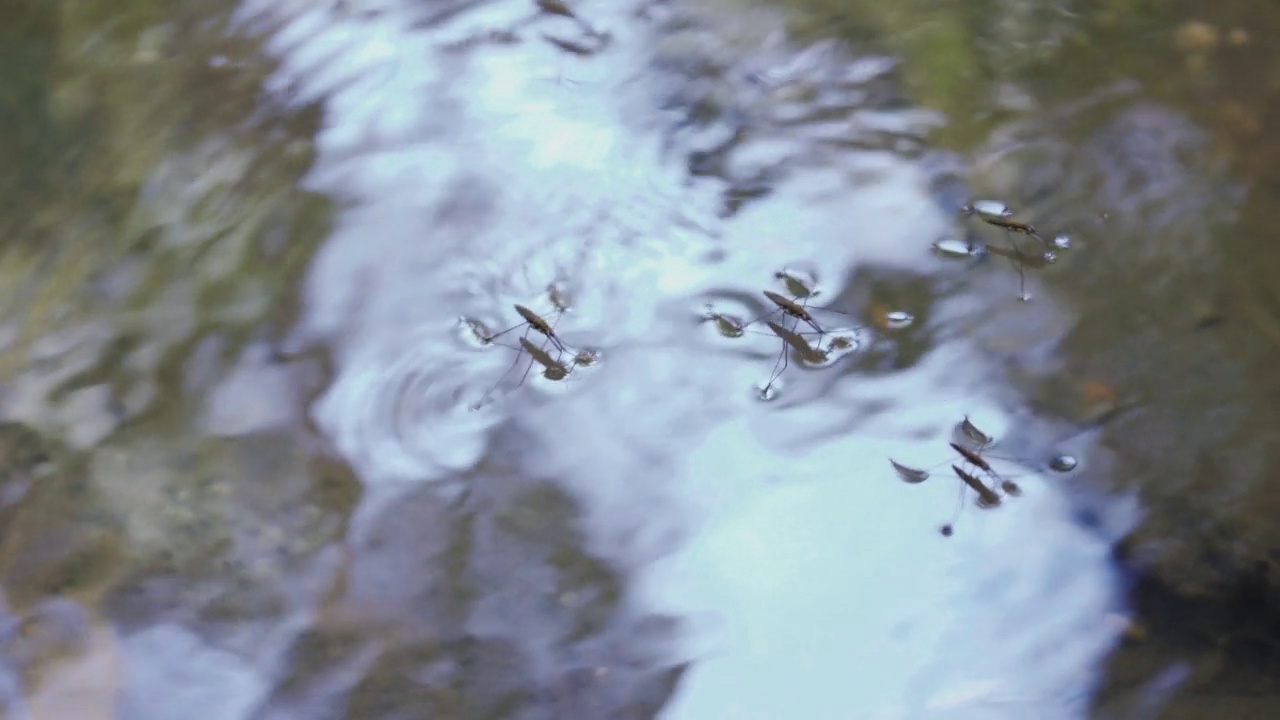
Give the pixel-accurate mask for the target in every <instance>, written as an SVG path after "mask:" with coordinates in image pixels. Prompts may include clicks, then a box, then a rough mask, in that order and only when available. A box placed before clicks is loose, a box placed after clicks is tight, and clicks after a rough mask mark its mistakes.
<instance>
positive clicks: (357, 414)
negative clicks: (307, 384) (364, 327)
mask: <svg viewBox="0 0 1280 720" xmlns="http://www.w3.org/2000/svg"><path fill="white" fill-rule="evenodd" d="M450 340H451V338H450V336H449V335H448V334H447V333H440V334H439V335H437V336H435V337H433V336H430V335H425V334H424V335H423V336H420V341H419V342H417V343H410V344H408V345H407V346H406V347H403V348H402V349H400V350H399V351H398V352H397V353H396V354H395V356H394V357H393V358H388V357H387V356H386V355H384V354H382V353H377V352H369V353H363V354H358V355H356V356H355V357H353V358H352V359H351V361H350V364H349V365H348V366H346V367H345V368H344V369H343V372H342V373H340V374H339V375H338V377H337V378H336V380H335V382H334V384H333V385H332V386H331V387H330V388H329V391H328V392H326V393H325V395H324V396H323V397H322V398H321V399H320V401H319V402H318V403H317V405H316V407H315V408H314V410H313V412H314V415H315V419H316V421H317V423H318V424H319V425H320V426H321V427H322V428H323V429H324V430H325V432H326V433H327V434H329V436H330V437H332V438H333V441H334V443H335V444H336V445H337V447H338V449H339V450H341V451H342V452H343V454H344V455H345V456H346V457H347V459H348V460H349V461H350V462H351V463H352V465H353V466H354V467H355V468H356V469H357V471H358V472H359V473H360V475H361V477H362V478H363V479H364V480H365V481H366V482H375V483H376V482H380V481H429V480H436V479H439V478H441V477H444V476H446V475H448V474H450V473H453V472H457V471H460V470H464V469H466V468H468V467H470V466H471V465H473V464H474V463H475V462H476V461H477V460H478V459H479V458H480V456H481V455H482V453H483V452H484V449H485V445H486V442H487V441H486V432H487V431H488V429H489V428H491V427H493V426H494V425H495V424H496V423H497V422H499V420H500V419H501V416H500V414H499V412H497V411H496V410H495V409H494V408H492V407H488V406H483V407H480V408H479V409H478V410H472V409H471V408H472V407H475V406H476V405H478V404H481V403H482V402H484V401H485V400H486V398H485V394H486V391H487V390H488V389H489V388H490V387H492V386H493V385H494V384H495V383H498V382H499V381H500V380H501V379H502V378H503V376H504V372H505V371H506V370H507V369H509V368H510V367H511V365H512V358H513V357H514V356H515V352H514V351H510V352H506V350H508V349H507V348H500V347H489V348H484V349H481V350H471V351H468V352H462V351H458V350H457V349H450V344H451V343H450ZM498 390H499V391H500V390H502V388H499V389H498ZM494 395H495V397H494V398H493V399H494V400H495V401H501V400H502V399H503V398H502V395H501V394H500V393H499V392H497V391H495V393H494Z"/></svg>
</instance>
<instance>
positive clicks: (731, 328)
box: [704, 270, 860, 400]
mask: <svg viewBox="0 0 1280 720" xmlns="http://www.w3.org/2000/svg"><path fill="white" fill-rule="evenodd" d="M774 277H775V278H776V279H778V280H780V281H782V283H783V285H784V286H785V288H786V290H787V292H788V293H790V295H791V297H787V296H786V295H783V294H782V293H779V292H775V291H773V290H764V291H763V292H762V294H763V295H764V297H765V299H766V300H768V301H769V302H770V303H771V304H772V305H773V306H774V308H773V309H772V310H769V311H768V312H766V313H765V314H764V315H762V316H760V317H757V318H756V319H754V320H751V321H748V322H744V321H743V320H741V319H740V318H737V317H735V316H732V315H727V314H724V313H720V312H717V311H716V310H715V309H714V308H713V307H712V306H710V305H708V306H707V308H706V314H705V315H704V320H705V321H706V322H712V323H715V326H716V330H717V332H719V333H720V334H721V335H723V336H725V337H729V338H740V337H742V336H743V335H745V334H747V333H748V332H752V333H755V334H764V335H772V336H773V337H776V338H778V339H779V340H781V341H782V348H781V350H780V351H779V353H778V359H777V360H775V361H774V364H773V370H772V371H770V374H769V380H768V381H767V382H766V383H765V384H764V386H763V387H761V388H760V389H759V397H760V399H762V400H771V399H773V397H775V395H776V393H775V392H774V386H775V385H776V384H777V382H778V379H779V378H780V377H781V376H782V374H783V373H784V372H786V370H787V368H788V367H789V366H790V364H791V356H792V354H794V355H795V356H796V358H797V359H798V360H799V361H800V362H801V363H803V364H805V365H809V366H823V365H827V364H829V363H831V362H833V360H834V359H836V358H837V357H838V356H839V355H841V354H843V353H844V352H848V351H851V350H854V349H856V348H857V345H858V340H857V333H858V331H859V329H860V328H850V329H835V328H831V329H828V328H827V327H824V326H823V325H822V324H820V323H819V322H818V320H817V319H816V318H815V317H814V315H813V312H816V310H812V309H811V308H810V307H809V300H810V299H812V298H814V297H815V296H817V295H818V291H816V290H814V289H813V287H812V285H813V280H812V279H809V280H806V279H804V278H802V277H800V276H799V275H798V274H796V273H794V272H791V271H787V270H782V271H779V272H777V273H775V275H774ZM822 312H832V313H837V314H840V315H847V313H844V312H842V311H840V310H836V309H834V308H822ZM775 318H776V319H778V320H781V322H777V321H776V320H775ZM788 322H789V323H790V327H788V326H787V324H788ZM760 324H763V325H764V327H765V330H767V332H766V331H765V330H752V328H753V326H756V325H760ZM802 326H803V327H804V328H807V329H801V328H802ZM811 338H812V339H811Z"/></svg>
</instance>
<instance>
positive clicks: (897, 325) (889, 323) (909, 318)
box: [884, 310, 916, 330]
mask: <svg viewBox="0 0 1280 720" xmlns="http://www.w3.org/2000/svg"><path fill="white" fill-rule="evenodd" d="M915 321H916V316H915V315H912V314H911V313H909V312H907V311H905V310H892V311H890V312H887V313H885V315H884V326H885V327H886V328H888V329H890V330H901V329H902V328H905V327H909V326H910V325H911V323H913V322H915Z"/></svg>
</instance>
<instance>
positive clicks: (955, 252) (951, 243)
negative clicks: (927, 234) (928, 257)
mask: <svg viewBox="0 0 1280 720" xmlns="http://www.w3.org/2000/svg"><path fill="white" fill-rule="evenodd" d="M933 249H934V250H936V251H938V252H940V253H942V254H943V255H950V256H952V257H968V256H970V255H973V254H974V253H973V248H971V247H969V243H967V242H965V241H963V240H957V239H956V238H946V239H945V240H939V241H937V242H935V243H934V244H933Z"/></svg>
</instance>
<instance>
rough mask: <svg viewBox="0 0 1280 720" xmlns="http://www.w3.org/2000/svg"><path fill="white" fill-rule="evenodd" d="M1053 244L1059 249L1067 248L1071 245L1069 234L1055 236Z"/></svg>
mask: <svg viewBox="0 0 1280 720" xmlns="http://www.w3.org/2000/svg"><path fill="white" fill-rule="evenodd" d="M1053 246H1054V247H1056V248H1058V249H1059V250H1066V249H1067V248H1069V247H1071V236H1070V235H1059V236H1057V237H1055V238H1054V239H1053Z"/></svg>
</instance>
